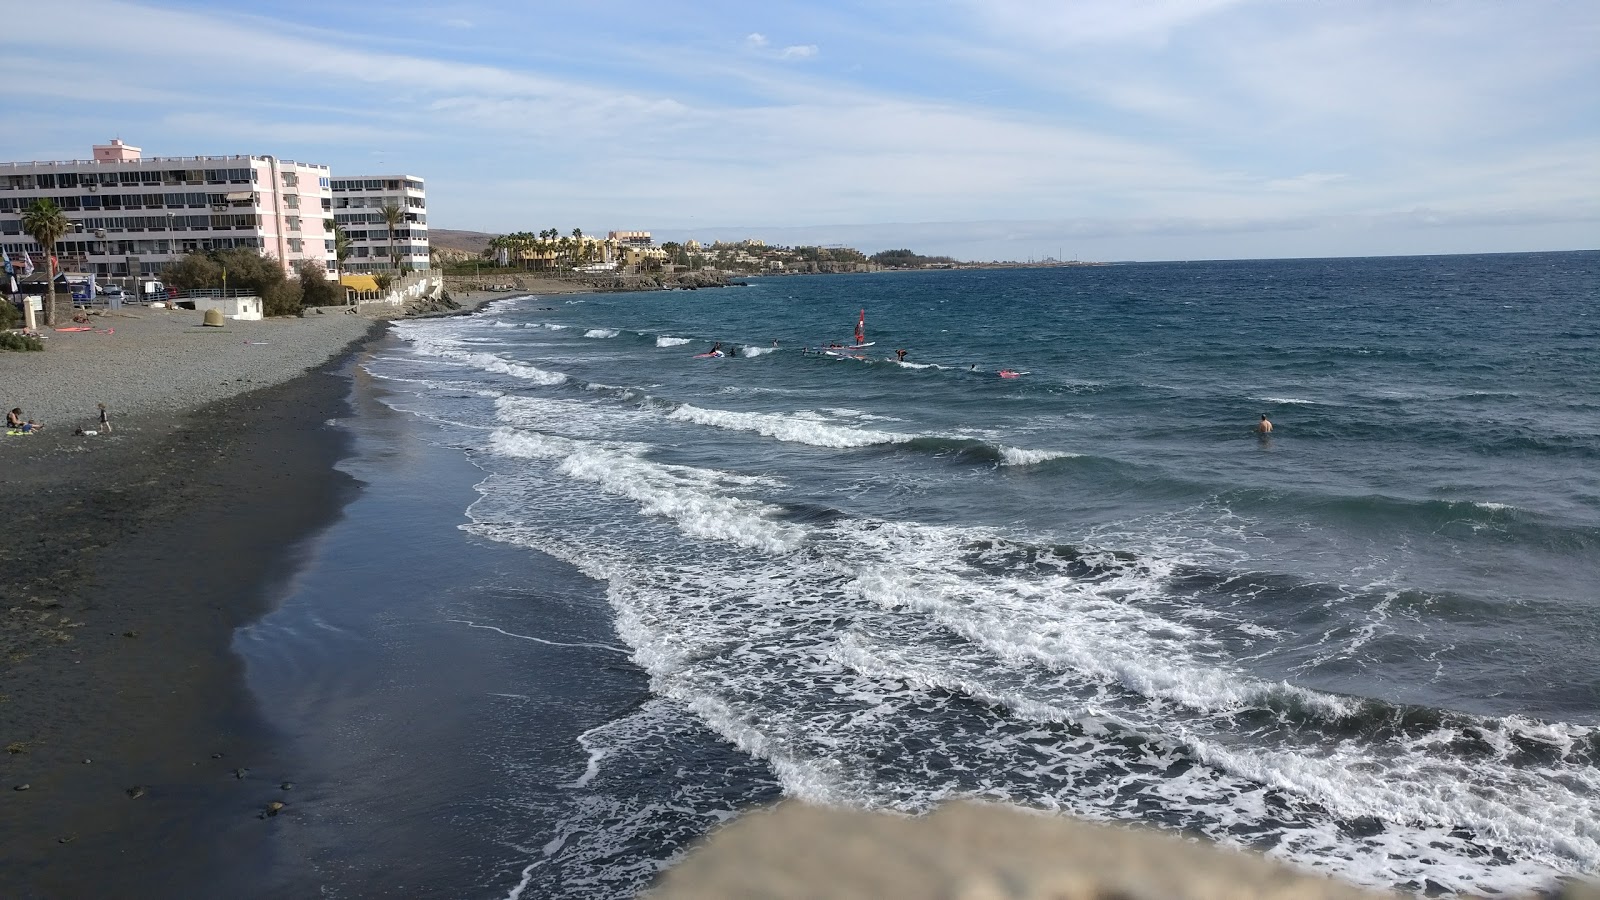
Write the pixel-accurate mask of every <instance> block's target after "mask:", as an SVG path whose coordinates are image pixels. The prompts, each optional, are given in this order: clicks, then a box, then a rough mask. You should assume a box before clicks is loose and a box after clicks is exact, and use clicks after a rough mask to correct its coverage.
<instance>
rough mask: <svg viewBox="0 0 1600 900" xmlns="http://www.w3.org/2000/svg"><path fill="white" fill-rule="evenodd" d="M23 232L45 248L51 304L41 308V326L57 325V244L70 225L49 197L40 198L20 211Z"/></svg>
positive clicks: (45, 264)
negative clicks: (42, 311)
mask: <svg viewBox="0 0 1600 900" xmlns="http://www.w3.org/2000/svg"><path fill="white" fill-rule="evenodd" d="M22 230H23V231H26V232H27V233H28V234H29V235H30V236H32V237H33V239H34V240H36V241H38V242H39V246H41V247H43V248H44V268H45V290H46V291H48V292H49V295H50V302H49V305H47V306H46V307H45V308H44V323H45V324H46V325H54V324H55V323H56V241H59V240H61V236H62V235H64V234H66V233H67V232H69V231H71V230H72V222H71V221H70V220H69V219H68V218H67V214H66V213H64V212H62V211H61V210H60V208H59V207H57V206H56V205H55V203H54V202H53V201H51V200H50V198H49V197H40V198H39V199H37V200H35V201H33V203H32V205H30V206H29V207H28V208H27V209H25V210H23V211H22Z"/></svg>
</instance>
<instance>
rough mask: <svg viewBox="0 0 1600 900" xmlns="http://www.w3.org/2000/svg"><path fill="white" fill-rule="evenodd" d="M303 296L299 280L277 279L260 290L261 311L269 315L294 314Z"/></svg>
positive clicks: (298, 312) (297, 312) (298, 309)
mask: <svg viewBox="0 0 1600 900" xmlns="http://www.w3.org/2000/svg"><path fill="white" fill-rule="evenodd" d="M303 298H304V294H303V293H302V292H301V289H300V282H299V281H279V282H278V283H277V284H274V285H272V286H271V287H268V288H267V289H266V290H265V291H262V292H261V307H262V310H261V311H262V313H263V314H265V315H269V316H296V315H299V314H300V306H301V301H302V300H303Z"/></svg>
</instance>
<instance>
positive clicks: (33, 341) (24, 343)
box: [0, 303, 44, 350]
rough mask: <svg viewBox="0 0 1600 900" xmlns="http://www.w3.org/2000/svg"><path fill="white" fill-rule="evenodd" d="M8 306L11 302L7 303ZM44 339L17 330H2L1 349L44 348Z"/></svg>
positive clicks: (0, 336)
mask: <svg viewBox="0 0 1600 900" xmlns="http://www.w3.org/2000/svg"><path fill="white" fill-rule="evenodd" d="M5 305H6V306H10V305H11V304H9V303H7V304H5ZM43 349H44V341H41V340H39V339H38V338H36V337H29V336H28V335H25V334H18V333H17V332H15V331H0V350H43Z"/></svg>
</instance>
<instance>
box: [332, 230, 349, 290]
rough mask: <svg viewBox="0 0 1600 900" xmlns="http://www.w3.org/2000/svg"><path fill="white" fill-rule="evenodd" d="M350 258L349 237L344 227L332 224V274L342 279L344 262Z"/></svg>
mask: <svg viewBox="0 0 1600 900" xmlns="http://www.w3.org/2000/svg"><path fill="white" fill-rule="evenodd" d="M349 258H350V235H349V234H348V233H347V232H346V231H345V230H344V226H342V225H340V224H339V223H338V222H334V223H333V265H334V274H335V275H338V276H339V277H340V278H343V277H344V261H345V260H347V259H349Z"/></svg>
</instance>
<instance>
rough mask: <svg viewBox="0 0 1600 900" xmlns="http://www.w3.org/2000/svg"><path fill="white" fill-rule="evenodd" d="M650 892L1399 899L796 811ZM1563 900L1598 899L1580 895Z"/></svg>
mask: <svg viewBox="0 0 1600 900" xmlns="http://www.w3.org/2000/svg"><path fill="white" fill-rule="evenodd" d="M646 896H648V897H650V898H651V900H690V898H694V900H705V898H718V897H730V898H731V897H762V898H767V900H789V898H794V900H799V898H803V897H829V898H836V900H855V898H861V900H865V898H879V897H925V898H930V900H1111V898H1118V900H1158V898H1159V900H1269V898H1270V900H1291V898H1293V900H1379V898H1395V897H1396V896H1397V895H1394V894H1388V893H1378V892H1372V891H1366V890H1362V889H1360V888H1357V887H1354V886H1353V885H1350V884H1347V883H1345V882H1342V881H1335V880H1333V879H1331V878H1323V877H1319V876H1317V875H1314V874H1308V873H1306V872H1303V871H1300V870H1296V869H1291V868H1289V867H1288V866H1285V865H1282V864H1280V863H1276V862H1273V861H1271V860H1268V859H1266V858H1265V857H1262V856H1260V855H1258V854H1254V853H1245V852H1238V851H1232V850H1227V849H1223V848H1218V847H1215V846H1213V845H1210V844H1207V843H1204V842H1201V841H1196V840H1186V839H1184V838H1181V837H1179V836H1177V835H1172V834H1165V833H1158V832H1154V831H1149V830H1143V829H1137V828H1119V827H1111V826H1106V825H1096V824H1091V823H1088V822H1081V821H1077V820H1073V819H1066V818H1059V817H1055V816H1046V815H1035V814H1029V813H1025V812H1022V811H1019V810H1015V809H1010V808H1006V807H999V806H986V805H977V804H968V803H957V804H951V805H948V806H945V807H943V808H941V809H939V810H937V811H935V812H933V813H932V814H930V815H927V816H922V817H918V818H905V817H900V816H891V815H884V814H877V813H863V812H852V811H845V810H837V809H825V808H822V807H816V806H807V805H805V804H802V803H796V802H792V801H791V802H787V803H783V804H780V805H779V806H777V807H775V808H774V809H772V810H769V811H765V812H758V813H751V814H748V815H745V816H743V817H741V818H740V819H739V820H738V821H736V822H735V823H734V824H732V825H730V826H729V827H727V828H725V829H723V830H722V831H719V832H717V833H716V834H715V835H713V836H712V837H711V838H710V840H709V841H707V842H706V843H705V844H704V845H703V846H701V847H700V848H699V849H697V850H695V851H694V852H692V853H690V854H689V856H688V857H687V858H686V859H684V861H683V862H681V863H679V864H678V865H677V866H675V867H673V868H672V869H669V870H668V871H667V872H666V873H665V874H664V875H663V876H662V878H661V880H660V882H659V883H658V884H657V885H656V886H655V888H654V889H653V890H652V891H650V892H649V893H648V894H646ZM1560 896H1561V897H1562V900H1600V893H1596V892H1595V889H1594V888H1592V887H1589V886H1583V885H1573V886H1570V887H1569V888H1568V889H1567V890H1566V891H1565V892H1564V893H1562V894H1561V895H1560Z"/></svg>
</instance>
